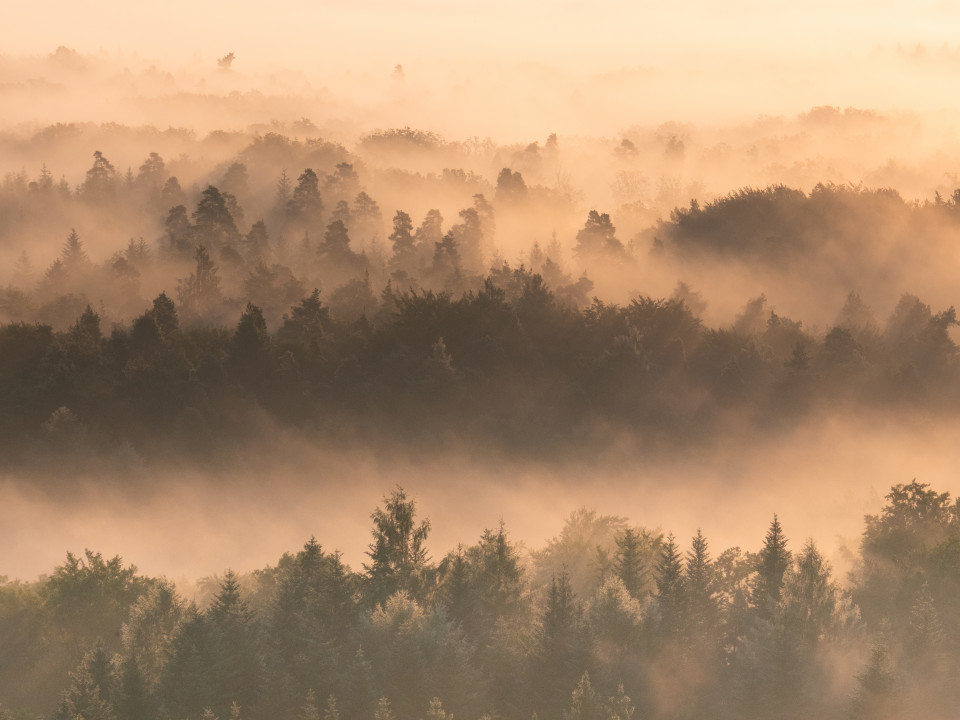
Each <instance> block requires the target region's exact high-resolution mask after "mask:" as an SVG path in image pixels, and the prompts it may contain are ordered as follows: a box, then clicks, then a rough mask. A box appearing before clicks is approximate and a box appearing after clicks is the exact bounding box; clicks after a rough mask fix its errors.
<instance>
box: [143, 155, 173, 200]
mask: <svg viewBox="0 0 960 720" xmlns="http://www.w3.org/2000/svg"><path fill="white" fill-rule="evenodd" d="M166 170H167V167H166V164H165V163H164V162H163V158H162V157H160V155H159V154H157V153H155V152H152V153H150V155H149V156H147V159H146V160H144V161H143V164H142V165H141V166H140V169H139V171H138V172H137V180H136V183H137V185H138V186H139V187H141V188H142V189H143V190H144V191H146V192H149V193H156V192H159V191H160V188H161V186H162V185H163V183H164V175H165V174H166Z"/></svg>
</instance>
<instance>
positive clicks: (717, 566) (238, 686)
mask: <svg viewBox="0 0 960 720" xmlns="http://www.w3.org/2000/svg"><path fill="white" fill-rule="evenodd" d="M958 512H960V511H958V505H957V503H956V502H954V501H953V500H951V498H950V497H949V496H948V495H947V494H945V493H938V492H936V491H934V490H931V489H930V488H929V487H928V486H926V485H924V484H921V483H918V482H916V481H914V482H912V483H910V484H907V485H898V486H895V487H894V488H893V489H892V490H891V492H890V494H889V495H888V496H887V504H886V505H885V506H884V508H883V509H882V511H881V512H880V513H879V514H878V515H875V516H868V517H867V518H866V529H865V530H864V533H863V536H862V541H861V546H860V555H859V559H858V563H857V565H856V567H855V569H854V571H853V572H852V573H851V575H850V577H849V582H848V583H847V585H846V586H845V587H843V586H841V585H840V584H839V583H838V582H837V581H836V579H834V577H833V576H832V574H831V569H830V566H829V564H828V563H827V562H826V561H825V560H824V557H823V555H822V553H821V552H820V551H819V549H818V548H817V546H816V545H815V544H814V542H813V541H812V540H809V541H807V542H806V543H803V544H802V545H801V544H793V543H791V542H790V541H789V540H788V539H787V536H786V534H785V531H784V529H783V527H782V526H781V524H780V522H779V521H778V519H777V517H776V516H775V517H774V518H773V520H772V522H771V523H770V526H769V530H768V532H767V534H766V537H765V538H764V539H763V543H762V545H761V546H760V548H759V551H758V552H756V553H752V552H744V551H742V550H741V549H740V548H730V549H727V550H724V551H723V552H721V553H719V554H717V555H714V554H713V552H712V551H711V548H710V544H709V541H708V539H707V537H706V536H705V535H704V534H703V533H701V532H699V531H698V532H697V534H696V535H695V536H694V537H693V538H692V539H691V541H690V543H689V545H686V544H681V543H679V542H678V541H677V540H676V539H675V538H674V536H673V535H667V536H663V535H661V534H659V533H652V534H651V533H649V532H648V531H646V530H644V529H642V528H635V527H630V526H629V525H626V524H625V523H624V519H623V518H605V517H598V516H596V515H595V514H586V515H584V514H580V515H577V514H574V516H572V517H571V520H570V522H571V523H574V524H575V526H576V527H577V528H578V530H577V531H578V532H582V531H587V532H590V531H591V527H587V526H591V525H592V528H593V530H596V529H599V528H600V527H601V526H603V525H604V524H606V525H607V526H610V527H615V528H618V529H617V531H616V536H615V541H616V542H615V545H614V547H615V550H614V553H613V556H612V558H611V559H612V562H605V561H604V558H603V557H602V553H601V552H600V549H599V548H591V547H589V546H581V547H580V548H579V549H573V548H574V546H573V545H569V546H566V550H564V551H562V552H561V553H560V557H559V559H561V560H563V561H564V562H570V563H571V566H578V563H580V561H581V560H582V558H581V557H578V553H579V554H583V553H587V554H590V553H594V552H596V553H597V554H596V555H595V556H594V557H593V561H592V564H591V569H590V570H589V572H588V573H586V574H581V576H579V577H572V576H570V575H569V574H568V573H567V572H566V571H561V572H560V573H559V574H553V575H552V576H551V578H550V580H549V581H548V582H546V583H545V584H544V583H541V582H537V581H535V580H533V579H532V576H531V573H530V570H531V564H530V563H531V562H533V567H534V569H535V568H536V563H537V562H538V561H537V559H536V557H537V556H536V554H535V555H534V559H532V560H531V559H530V558H526V557H524V556H522V555H521V552H520V551H519V549H518V548H517V546H516V545H515V544H514V543H513V542H512V541H511V540H510V538H509V535H508V533H507V530H506V528H505V526H504V525H503V523H502V522H501V523H500V525H499V526H498V527H495V528H492V529H489V530H486V531H484V533H483V534H482V535H481V537H480V538H479V540H478V541H477V542H476V543H475V544H473V545H469V546H463V545H461V546H459V547H458V548H456V549H455V550H453V551H450V552H448V553H447V554H446V555H445V556H443V557H442V558H441V559H440V560H439V562H434V561H433V560H432V559H431V558H430V556H429V555H428V553H427V552H426V549H425V546H424V541H425V540H426V539H427V537H428V533H429V528H430V525H429V521H426V520H419V519H418V518H417V516H416V506H415V503H414V501H413V500H412V499H411V498H409V497H408V496H407V495H406V494H405V492H404V491H403V490H402V489H400V488H398V489H396V490H395V491H394V492H393V493H391V494H390V495H389V496H388V497H386V498H385V499H384V504H383V506H382V507H381V508H377V509H376V510H375V512H374V513H373V515H372V519H373V531H372V542H371V544H370V547H369V551H368V558H369V562H368V563H366V564H364V566H363V569H362V570H361V571H359V572H354V571H352V570H351V569H350V568H349V567H347V566H346V565H344V563H343V562H342V560H341V558H340V555H339V554H338V553H336V552H329V551H326V550H324V549H323V548H322V547H321V546H320V545H319V544H318V543H317V542H316V541H315V540H313V539H311V540H309V541H308V542H307V543H306V544H305V545H304V547H303V548H302V549H301V550H300V551H298V552H295V553H288V554H285V555H284V556H283V557H281V558H280V560H279V562H278V563H277V564H276V565H275V566H271V567H267V568H264V569H263V570H259V571H256V572H254V573H251V574H247V575H243V576H238V575H236V574H235V573H233V572H230V571H228V572H227V573H226V574H225V575H224V576H223V577H222V578H220V579H219V581H218V585H217V588H216V591H215V592H214V593H213V595H212V597H210V598H209V599H208V600H207V601H205V602H203V604H202V605H198V604H196V603H192V602H187V601H185V600H184V599H183V598H182V597H181V596H180V595H179V594H178V593H177V591H176V589H175V588H174V587H173V586H172V585H170V583H168V582H167V581H166V580H164V579H160V578H149V577H144V576H142V575H140V574H138V573H137V571H136V569H135V568H133V567H125V566H124V565H123V563H122V562H121V560H120V558H113V559H112V560H105V559H103V558H102V557H101V556H100V555H98V554H95V553H92V552H89V551H88V552H87V553H86V555H85V556H84V557H82V558H78V557H76V556H73V555H69V554H68V556H67V560H66V562H65V563H64V564H63V565H61V566H59V567H57V568H56V569H55V570H54V572H53V573H52V574H51V575H50V576H49V577H48V578H45V579H41V580H40V581H37V582H35V583H22V582H5V583H3V584H0V634H2V635H0V637H2V638H3V640H4V643H3V644H2V645H0V663H2V668H3V672H2V673H0V700H2V702H3V705H4V707H5V708H7V709H5V710H4V709H0V715H2V716H3V717H4V718H13V717H22V718H32V717H38V716H39V714H40V713H42V714H44V715H46V716H48V717H51V718H52V719H53V720H75V718H77V717H82V718H84V719H85V720H166V719H170V720H177V719H179V720H187V719H190V718H198V719H199V718H213V717H218V718H228V717H229V718H250V719H252V720H256V719H257V718H273V717H296V718H319V717H324V718H326V719H328V720H329V719H330V718H344V720H353V719H354V718H357V719H358V720H362V719H373V718H377V719H379V720H382V719H383V718H387V717H395V718H430V719H436V718H445V717H449V716H450V714H452V715H454V716H457V717H462V718H480V717H503V718H529V717H532V716H533V715H534V714H536V716H537V717H558V718H559V717H563V718H578V719H585V718H608V719H612V718H615V719H616V720H630V719H631V718H651V719H653V718H708V717H709V718H758V719H759V718H769V717H784V718H808V717H836V718H871V719H872V718H881V717H882V718H921V717H924V718H949V717H953V716H955V711H956V708H957V707H958V703H960V696H958V694H957V688H956V684H955V682H954V678H953V672H952V669H953V668H955V667H956V663H957V661H958V660H960V645H958V638H960V635H958V623H960V603H958V601H957V598H958V594H957V584H958V582H960V565H958V563H957V561H956V557H955V556H956V553H955V552H954V549H955V547H956V546H957V544H958V542H960V514H958ZM611 523H612V525H611ZM568 528H569V529H570V532H575V531H574V529H573V528H574V526H571V525H568ZM566 532H567V531H566V530H565V533H566ZM562 545H563V543H562V542H561V541H559V540H558V541H552V546H553V548H554V552H555V553H556V552H560V551H559V550H558V548H560V547H561V546H562ZM541 559H542V557H541ZM555 559H556V558H555ZM535 574H536V573H534V575H535ZM575 584H579V585H580V586H581V587H582V591H581V592H579V593H578V592H575V591H574V589H573V587H574V585H575ZM841 658H842V661H841ZM71 666H72V669H70V668H71ZM68 670H69V672H68Z"/></svg>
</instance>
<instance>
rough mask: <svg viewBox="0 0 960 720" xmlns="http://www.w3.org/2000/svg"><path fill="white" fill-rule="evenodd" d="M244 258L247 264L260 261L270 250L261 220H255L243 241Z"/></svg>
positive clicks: (267, 236) (265, 228)
mask: <svg viewBox="0 0 960 720" xmlns="http://www.w3.org/2000/svg"><path fill="white" fill-rule="evenodd" d="M243 247H244V256H245V257H246V260H247V262H256V261H258V260H262V259H263V258H264V257H265V256H266V254H267V252H268V250H269V249H270V236H269V234H268V233H267V226H266V224H265V223H264V222H263V220H257V221H256V222H255V223H254V224H253V225H252V226H251V227H250V232H248V233H247V235H246V237H244V239H243Z"/></svg>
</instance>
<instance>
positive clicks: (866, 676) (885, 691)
mask: <svg viewBox="0 0 960 720" xmlns="http://www.w3.org/2000/svg"><path fill="white" fill-rule="evenodd" d="M897 690H898V688H897V683H896V679H895V677H894V674H893V669H892V667H891V663H890V656H889V649H888V646H887V639H886V636H885V635H883V634H881V635H880V636H879V637H878V638H877V640H876V641H875V642H874V645H873V649H872V650H871V652H870V661H869V663H868V664H867V666H866V667H865V668H864V670H863V672H861V673H860V674H859V675H857V693H856V695H855V696H854V699H853V712H852V713H851V716H852V717H853V718H855V719H856V720H894V719H895V718H899V717H901V715H900V702H899V697H898V692H897Z"/></svg>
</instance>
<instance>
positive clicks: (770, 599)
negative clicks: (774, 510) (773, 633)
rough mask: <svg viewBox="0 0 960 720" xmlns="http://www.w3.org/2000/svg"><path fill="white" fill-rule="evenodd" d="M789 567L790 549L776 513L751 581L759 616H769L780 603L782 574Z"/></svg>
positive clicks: (753, 598) (754, 602)
mask: <svg viewBox="0 0 960 720" xmlns="http://www.w3.org/2000/svg"><path fill="white" fill-rule="evenodd" d="M789 567H790V551H789V550H787V539H786V538H785V537H784V535H783V528H782V527H781V526H780V520H779V519H778V518H777V516H776V514H774V516H773V520H772V521H771V523H770V529H769V530H768V531H767V534H766V537H765V538H764V541H763V548H762V549H761V550H760V554H759V555H758V557H757V575H756V578H755V579H754V583H753V597H752V600H753V604H754V606H755V607H756V608H757V610H758V611H759V613H760V615H761V616H764V617H769V615H771V614H772V612H773V610H774V608H776V606H777V605H778V604H779V603H780V594H781V591H782V590H783V576H784V574H785V573H786V572H787V569H788V568H789Z"/></svg>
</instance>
